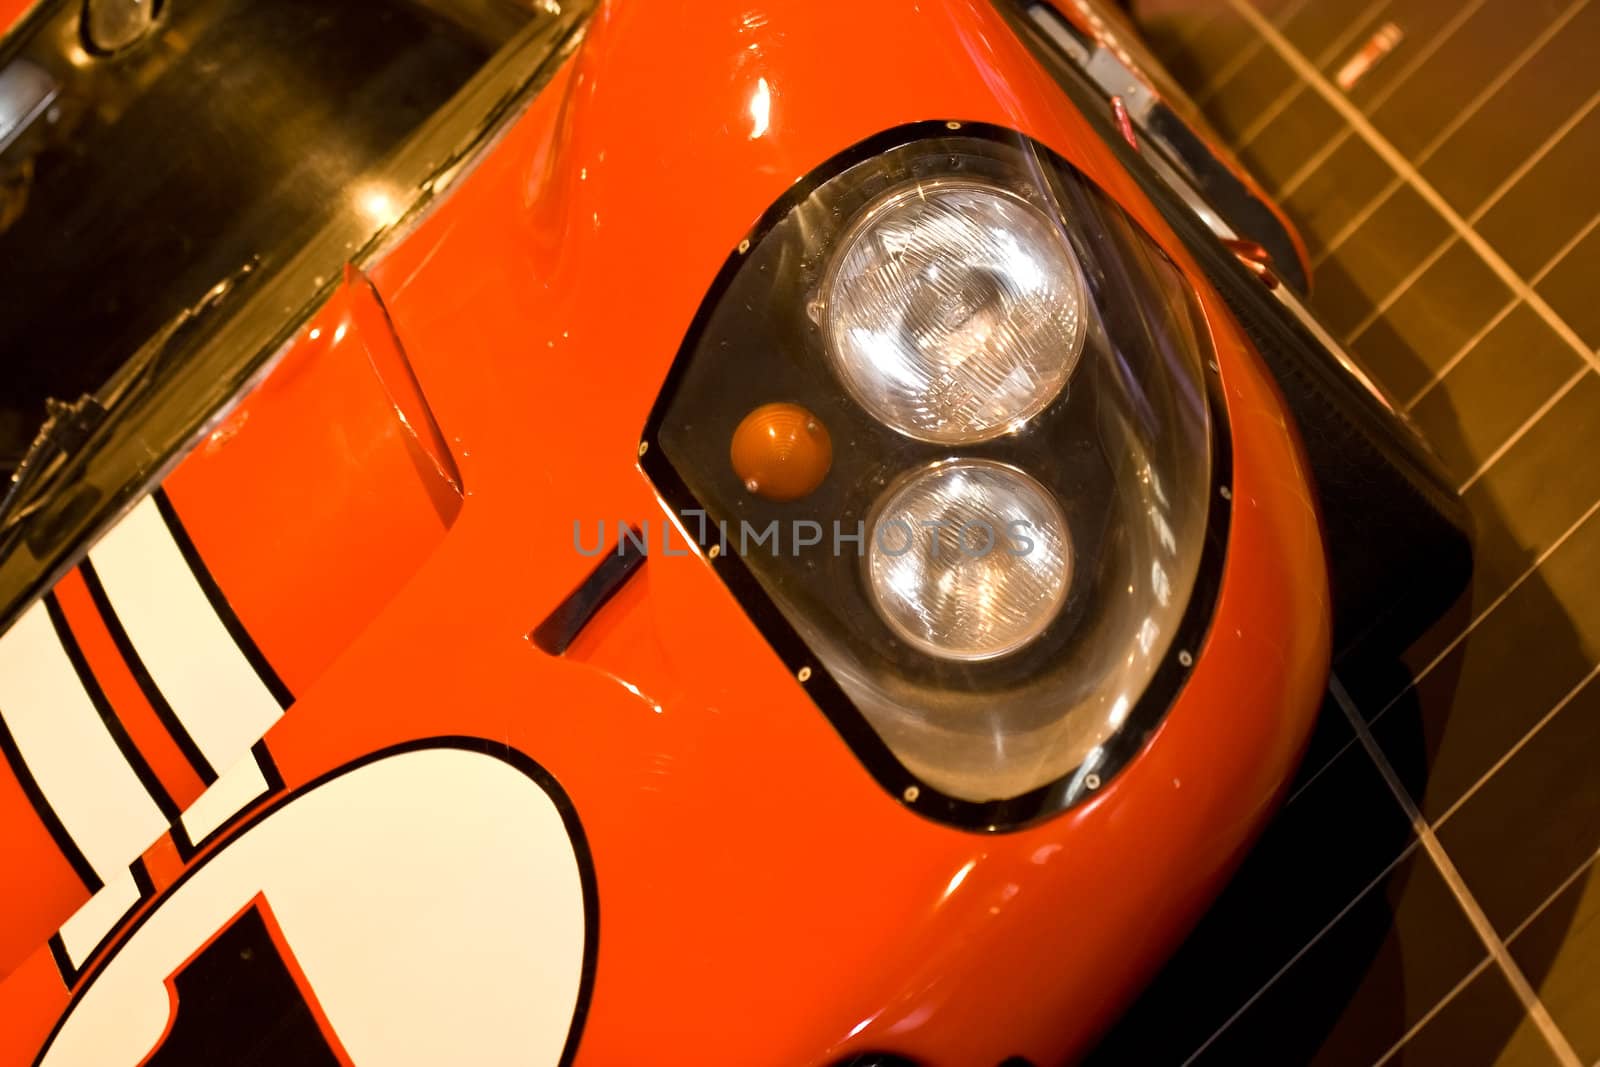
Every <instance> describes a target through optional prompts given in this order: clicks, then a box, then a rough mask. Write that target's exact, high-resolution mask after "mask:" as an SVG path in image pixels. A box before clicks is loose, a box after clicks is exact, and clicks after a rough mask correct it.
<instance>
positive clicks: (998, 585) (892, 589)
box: [867, 459, 1072, 660]
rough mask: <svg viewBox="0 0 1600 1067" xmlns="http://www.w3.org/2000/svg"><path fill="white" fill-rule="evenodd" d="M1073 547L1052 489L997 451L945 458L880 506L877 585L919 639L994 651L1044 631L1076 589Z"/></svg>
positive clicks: (874, 551)
mask: <svg viewBox="0 0 1600 1067" xmlns="http://www.w3.org/2000/svg"><path fill="white" fill-rule="evenodd" d="M1071 558H1072V546H1071V542H1070V540H1069V539H1068V536H1067V525H1066V520H1065V519H1064V518H1063V517H1062V514H1061V509H1060V508H1059V507H1058V506H1057V505H1056V502H1055V500H1054V498H1052V497H1051V495H1050V493H1049V491H1048V490H1046V489H1045V488H1044V486H1042V485H1040V484H1039V483H1038V482H1036V481H1034V480H1033V479H1032V478H1030V477H1028V476H1027V475H1026V474H1024V473H1022V472H1021V471H1019V470H1017V469H1016V468H1015V467H1009V466H1007V465H1005V464H1003V463H996V462H994V461H993V460H987V459H954V460H946V461H944V462H942V463H935V464H932V465H931V466H928V467H924V468H922V469H921V470H919V471H917V472H915V473H914V474H911V475H909V476H908V477H906V478H905V479H904V480H902V481H901V482H900V483H898V484H897V485H895V486H894V487H892V488H890V490H889V491H888V493H886V494H885V496H884V498H883V500H882V501H881V502H880V503H879V504H878V506H877V508H875V509H874V514H873V520H872V538H871V544H870V546H869V547H868V549H867V584H868V585H869V586H870V588H871V590H872V597H873V601H874V602H875V604H876V606H877V608H878V613H879V614H880V615H881V616H882V617H883V620H884V621H885V622H886V623H888V624H889V628H890V629H891V630H893V631H894V632H895V633H896V634H898V635H899V636H900V637H901V638H902V639H904V640H905V641H906V642H908V643H909V644H911V645H912V646H914V647H916V648H918V649H920V650H922V651H924V652H931V653H933V654H934V655H938V656H945V657H948V658H951V659H963V660H984V659H993V658H994V657H996V656H1003V655H1005V654H1006V653H1008V652H1014V651H1016V650H1017V649H1019V648H1021V647H1022V646H1023V645H1025V644H1027V643H1028V642H1029V641H1032V640H1033V639H1034V638H1035V637H1037V636H1039V634H1040V633H1042V632H1043V631H1044V629H1045V627H1047V626H1049V625H1050V623H1051V621H1052V620H1054V619H1055V617H1056V614H1057V613H1058V612H1059V611H1060V610H1061V605H1062V604H1063V603H1065V601H1066V598H1067V585H1068V579H1069V577H1070V575H1071Z"/></svg>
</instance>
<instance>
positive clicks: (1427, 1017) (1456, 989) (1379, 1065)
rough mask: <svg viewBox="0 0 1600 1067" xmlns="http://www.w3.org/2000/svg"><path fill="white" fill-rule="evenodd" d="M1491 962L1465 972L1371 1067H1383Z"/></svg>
mask: <svg viewBox="0 0 1600 1067" xmlns="http://www.w3.org/2000/svg"><path fill="white" fill-rule="evenodd" d="M1493 962H1494V957H1492V956H1485V957H1484V958H1483V959H1482V960H1480V961H1479V962H1478V965H1477V966H1476V967H1474V968H1472V970H1470V971H1468V972H1467V976H1466V977H1465V978H1463V979H1461V981H1459V982H1457V983H1456V984H1455V985H1454V986H1452V987H1451V988H1450V992H1448V993H1446V994H1445V995H1444V997H1443V999H1441V1000H1440V1001H1439V1003H1437V1004H1435V1005H1434V1006H1433V1007H1431V1008H1429V1009H1428V1010H1427V1012H1426V1013H1424V1014H1423V1016H1422V1018H1420V1019H1418V1020H1417V1021H1416V1022H1415V1023H1413V1024H1412V1025H1411V1029H1409V1030H1407V1031H1406V1032H1405V1033H1403V1034H1401V1035H1400V1040H1399V1041H1396V1042H1395V1043H1394V1044H1393V1045H1391V1046H1389V1051H1388V1052H1385V1053H1384V1054H1383V1055H1382V1056H1379V1057H1378V1059H1377V1061H1376V1062H1374V1063H1373V1065H1372V1067H1383V1065H1384V1064H1386V1063H1388V1062H1389V1061H1390V1060H1391V1059H1393V1058H1394V1055H1395V1053H1397V1052H1399V1051H1400V1050H1401V1049H1402V1048H1404V1047H1405V1045H1406V1042H1408V1041H1410V1040H1411V1039H1412V1038H1413V1037H1416V1036H1417V1034H1419V1033H1420V1032H1421V1031H1422V1028H1423V1027H1424V1026H1427V1025H1428V1024H1429V1023H1431V1022H1432V1021H1433V1017H1434V1016H1435V1015H1438V1014H1439V1013H1440V1012H1441V1011H1443V1010H1444V1009H1445V1008H1446V1007H1447V1006H1448V1005H1449V1003H1450V1002H1451V1001H1452V1000H1454V999H1456V996H1457V995H1458V994H1459V993H1460V992H1461V991H1462V990H1463V989H1465V988H1467V986H1469V985H1471V984H1472V981H1473V979H1475V978H1477V977H1478V975H1480V974H1482V973H1483V971H1484V968H1486V967H1488V966H1489V965H1490V964H1492V963H1493Z"/></svg>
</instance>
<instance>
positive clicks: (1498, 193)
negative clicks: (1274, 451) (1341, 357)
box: [1345, 89, 1600, 345]
mask: <svg viewBox="0 0 1600 1067" xmlns="http://www.w3.org/2000/svg"><path fill="white" fill-rule="evenodd" d="M1596 104H1600V89H1597V90H1595V93H1594V95H1593V96H1591V97H1589V99H1588V101H1587V102H1586V103H1585V104H1584V105H1583V106H1582V107H1580V108H1579V109H1578V110H1577V111H1575V112H1573V113H1572V114H1571V115H1570V116H1568V117H1567V119H1566V121H1565V122H1563V123H1562V124H1561V125H1560V126H1557V127H1556V128H1555V130H1554V132H1552V133H1551V134H1550V136H1549V137H1546V138H1545V140H1544V143H1543V144H1541V145H1540V146H1539V147H1538V148H1536V149H1534V151H1533V152H1532V153H1530V154H1529V156H1528V158H1526V159H1524V160H1523V161H1522V162H1521V163H1520V164H1518V165H1517V169H1516V170H1514V171H1512V172H1511V173H1510V174H1509V175H1507V177H1506V179H1505V181H1503V182H1501V183H1500V184H1499V185H1497V186H1495V187H1494V191H1493V192H1491V193H1490V194H1489V196H1488V198H1487V199H1486V200H1484V201H1483V203H1481V204H1479V205H1478V206H1477V208H1476V209H1474V210H1473V212H1472V214H1470V215H1468V216H1467V225H1468V226H1477V224H1478V223H1479V222H1480V221H1481V220H1482V219H1483V217H1484V216H1485V215H1487V214H1488V213H1489V212H1490V211H1493V210H1494V206H1495V205H1496V204H1498V203H1499V202H1500V200H1501V198H1502V197H1504V196H1505V195H1506V194H1507V193H1509V192H1510V191H1511V190H1512V188H1513V187H1514V186H1515V185H1516V184H1517V183H1518V182H1519V181H1521V180H1522V179H1523V178H1524V177H1526V176H1527V174H1528V172H1529V171H1530V170H1532V169H1533V168H1534V167H1536V166H1538V164H1539V161H1540V160H1541V159H1543V158H1544V157H1545V156H1546V155H1548V154H1549V152H1550V150H1551V149H1553V148H1555V146H1556V145H1558V144H1560V143H1561V139H1562V138H1563V137H1565V136H1566V135H1567V134H1568V133H1569V132H1571V130H1572V128H1573V127H1574V126H1576V125H1577V124H1578V123H1580V122H1582V121H1583V120H1584V119H1586V118H1588V117H1589V112H1591V111H1593V110H1594V108H1595V105H1596ZM1453 243H1454V239H1453V238H1447V239H1446V240H1445V242H1444V244H1442V245H1440V246H1439V247H1438V248H1435V249H1434V250H1433V252H1432V253H1430V254H1429V255H1428V257H1427V258H1426V259H1424V260H1423V261H1422V262H1421V263H1420V264H1418V265H1417V267H1416V269H1415V270H1413V271H1412V272H1411V273H1410V274H1408V275H1406V276H1405V277H1404V278H1402V279H1401V280H1400V281H1399V282H1398V283H1396V285H1395V287H1394V289H1392V290H1390V292H1389V295H1387V296H1385V297H1384V298H1383V299H1382V300H1380V301H1379V302H1378V303H1377V304H1375V305H1374V306H1373V308H1372V310H1371V311H1369V312H1367V316H1366V318H1364V319H1362V320H1361V322H1360V323H1359V324H1358V325H1357V326H1356V328H1355V329H1353V330H1351V331H1350V334H1349V336H1348V337H1347V338H1346V339H1345V344H1346V345H1348V344H1350V343H1351V342H1352V341H1354V340H1355V339H1356V337H1357V336H1359V335H1360V333H1361V331H1363V330H1365V329H1366V328H1367V327H1368V326H1371V325H1372V324H1373V323H1374V322H1377V321H1378V319H1380V318H1381V317H1382V316H1383V313H1384V312H1386V311H1388V310H1389V309H1390V308H1391V307H1393V306H1394V305H1395V303H1396V302H1397V301H1398V300H1399V299H1400V298H1401V297H1402V296H1404V295H1405V293H1406V291H1407V290H1409V289H1410V288H1411V287H1412V286H1413V285H1415V284H1416V282H1417V279H1418V278H1420V277H1422V275H1423V274H1424V273H1425V272H1426V271H1427V269H1428V268H1429V267H1431V266H1433V265H1434V264H1435V263H1436V262H1438V260H1439V258H1440V257H1441V256H1443V255H1444V254H1445V252H1446V251H1447V250H1448V249H1449V248H1450V246H1451V245H1452V244H1453ZM1528 286H1529V288H1532V286H1533V283H1532V282H1531V281H1530V282H1529V283H1528Z"/></svg>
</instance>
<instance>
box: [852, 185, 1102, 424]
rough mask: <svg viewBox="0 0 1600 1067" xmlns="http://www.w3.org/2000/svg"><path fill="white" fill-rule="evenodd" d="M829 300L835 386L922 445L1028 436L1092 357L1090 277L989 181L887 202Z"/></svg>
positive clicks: (856, 237)
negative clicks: (1082, 361) (1027, 427)
mask: <svg viewBox="0 0 1600 1067" xmlns="http://www.w3.org/2000/svg"><path fill="white" fill-rule="evenodd" d="M822 294H823V316H824V322H823V326H824V331H825V333H826V337H827V348H828V353H829V355H830V357H831V358H832V360H833V364H834V367H835V369H836V370H837V372H838V374H839V377H840V378H841V379H842V380H843V381H844V383H845V385H846V387H847V388H848V389H849V390H850V393H851V394H852V395H853V396H854V397H855V398H856V400H857V401H858V402H859V403H860V404H861V405H862V406H863V407H865V408H866V409H867V410H868V411H869V412H871V413H872V415H873V416H874V417H875V418H877V419H878V420H879V421H881V422H883V423H884V424H885V425H887V426H889V427H891V428H893V429H895V430H898V431H899V432H900V433H903V434H905V435H906V436H908V437H914V438H916V439H918V440H921V441H933V442H937V443H940V444H970V443H972V442H975V441H986V440H989V439H990V438H992V437H998V436H999V435H1001V434H1003V433H1006V432H1008V431H1011V430H1014V429H1017V428H1019V427H1020V426H1021V425H1022V424H1023V423H1025V422H1027V420H1028V419H1030V418H1032V417H1033V416H1034V415H1037V414H1038V413H1039V412H1041V411H1043V410H1044V409H1045V407H1047V406H1048V405H1049V403H1050V401H1052V400H1054V399H1055V397H1056V395H1057V394H1059V393H1060V392H1061V388H1062V386H1064V385H1066V383H1067V378H1068V377H1070V376H1071V374H1072V370H1073V368H1074V367H1075V366H1076V365H1077V363H1078V357H1079V355H1080V354H1081V352H1082V350H1083V338H1084V304H1085V297H1084V288H1083V278H1082V275H1081V273H1080V272H1079V270H1078V263H1077V260H1076V258H1075V257H1074V256H1073V253H1072V249H1071V248H1070V247H1069V246H1068V245H1067V242H1066V239H1065V238H1064V237H1063V236H1062V234H1061V232H1060V229H1059V227H1057V226H1056V225H1055V224H1054V223H1053V222H1052V221H1051V220H1050V219H1049V218H1048V217H1047V216H1046V215H1045V214H1044V212H1042V211H1040V210H1039V209H1038V208H1036V207H1034V206H1033V205H1032V204H1029V203H1028V202H1027V201H1025V200H1022V199H1021V198H1019V197H1017V196H1014V195H1012V194H1011V193H1008V192H1006V191H1005V190H1003V189H1001V188H999V187H998V186H993V185H988V184H984V183H980V182H975V181H966V180H944V181H932V182H919V183H917V184H914V185H910V186H906V187H902V188H900V189H898V190H894V191H891V192H889V193H888V194H886V195H884V196H883V197H882V198H881V199H879V200H878V202H877V203H876V204H874V205H872V206H870V207H869V208H867V210H866V211H864V212H863V213H862V216H861V218H860V219H858V220H857V221H856V222H855V223H854V224H852V226H851V227H850V229H849V230H848V231H847V232H846V233H845V235H844V236H843V237H842V238H841V240H840V243H839V247H838V250H837V251H836V253H835V255H834V258H833V261H832V263H831V264H830V267H829V269H828V272H827V277H826V278H825V279H824V281H823V286H822Z"/></svg>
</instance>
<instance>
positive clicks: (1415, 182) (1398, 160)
mask: <svg viewBox="0 0 1600 1067" xmlns="http://www.w3.org/2000/svg"><path fill="white" fill-rule="evenodd" d="M1228 3H1229V4H1230V5H1231V6H1232V7H1233V8H1234V10H1236V11H1238V12H1239V13H1240V14H1242V15H1243V16H1244V17H1245V19H1247V20H1248V21H1250V22H1252V23H1254V25H1255V26H1256V28H1257V30H1259V31H1260V32H1261V34H1262V36H1264V37H1266V38H1267V43H1268V44H1270V45H1272V47H1273V48H1275V49H1277V50H1278V52H1279V54H1280V55H1282V56H1283V58H1284V61H1285V62H1287V63H1288V64H1289V65H1290V66H1291V67H1293V68H1295V69H1296V70H1297V71H1298V72H1299V73H1300V75H1301V77H1303V78H1305V79H1306V81H1308V82H1309V83H1310V84H1311V87H1312V88H1314V89H1316V90H1317V92H1319V93H1321V94H1322V96H1323V97H1324V98H1325V99H1326V100H1327V101H1328V102H1329V103H1330V104H1332V105H1333V107H1334V109H1335V110H1337V111H1340V112H1342V113H1343V114H1344V116H1345V118H1346V119H1348V120H1349V122H1350V124H1351V125H1352V126H1354V127H1355V128H1356V132H1357V133H1358V134H1360V135H1361V137H1362V138H1364V139H1365V140H1366V141H1367V143H1368V144H1369V145H1371V146H1372V149H1373V151H1375V152H1377V153H1378V155H1380V156H1382V157H1383V158H1384V159H1386V160H1387V161H1388V163H1389V165H1390V166H1391V167H1393V168H1394V169H1395V173H1397V174H1399V175H1400V176H1401V178H1402V179H1403V180H1405V181H1406V182H1407V183H1408V184H1409V185H1410V186H1411V187H1412V188H1413V189H1414V190H1416V192H1417V194H1418V195H1419V196H1421V197H1422V199H1423V200H1425V201H1427V202H1428V203H1429V204H1430V205H1431V206H1432V207H1433V209H1434V210H1435V211H1437V212H1439V214H1440V215H1442V216H1444V220H1445V222H1446V223H1448V224H1449V225H1450V228H1451V229H1453V230H1455V231H1456V233H1457V234H1458V235H1459V236H1460V237H1461V239H1462V240H1463V241H1465V242H1466V243H1467V244H1468V245H1469V246H1471V248H1472V250H1473V251H1474V252H1477V253H1478V255H1479V257H1480V258H1482V260H1483V261H1484V263H1485V264H1486V265H1487V266H1488V267H1489V269H1490V270H1492V271H1494V273H1495V274H1498V275H1499V276H1500V280H1501V281H1503V282H1505V283H1506V285H1507V286H1509V287H1510V288H1511V291H1512V292H1513V293H1516V294H1517V295H1518V296H1520V297H1522V300H1523V302H1524V303H1526V304H1527V305H1528V306H1529V307H1530V308H1532V309H1533V310H1534V311H1536V312H1537V313H1538V314H1539V315H1540V316H1541V317H1542V318H1543V319H1544V320H1545V321H1546V322H1547V323H1549V325H1550V328H1551V329H1553V330H1554V331H1555V332H1556V334H1557V335H1559V336H1560V337H1561V339H1562V340H1563V341H1565V342H1567V344H1569V345H1571V346H1572V348H1573V350H1574V351H1576V352H1579V353H1581V354H1582V356H1583V358H1584V360H1585V362H1587V363H1588V364H1589V365H1590V366H1593V367H1597V368H1600V356H1596V355H1595V353H1594V352H1592V351H1590V349H1589V346H1588V345H1586V344H1584V343H1583V339H1582V338H1580V337H1579V336H1578V335H1577V333H1576V332H1574V330H1573V329H1572V327H1571V326H1568V325H1567V323H1566V320H1565V319H1563V318H1562V317H1561V316H1560V315H1557V314H1556V313H1555V311H1553V310H1552V309H1551V307H1550V305H1549V304H1546V303H1545V302H1544V298H1543V297H1541V296H1540V295H1539V294H1538V293H1536V292H1534V291H1533V290H1532V289H1530V288H1529V287H1528V283H1527V282H1525V281H1523V280H1522V278H1521V277H1519V276H1518V275H1517V272H1516V271H1514V270H1512V269H1511V267H1510V265H1509V264H1507V263H1506V261H1505V260H1504V259H1502V258H1500V254H1499V253H1498V252H1496V251H1495V250H1494V249H1493V248H1492V247H1491V246H1490V245H1489V242H1488V241H1485V240H1484V239H1483V236H1482V235H1481V234H1479V233H1478V231H1476V230H1474V229H1473V228H1472V227H1470V226H1468V225H1467V224H1466V222H1465V221H1464V220H1463V219H1462V218H1461V216H1460V214H1458V213H1457V212H1456V210H1455V208H1453V207H1451V206H1450V204H1449V203H1448V202H1447V201H1446V200H1445V198H1444V197H1443V196H1441V195H1440V193H1439V190H1437V189H1435V188H1434V187H1433V186H1432V184H1430V183H1429V182H1428V181H1427V180H1426V179H1425V178H1423V177H1422V175H1421V174H1418V173H1417V170H1416V168H1415V167H1413V166H1412V165H1411V163H1410V161H1409V160H1407V159H1406V158H1405V157H1404V156H1402V155H1401V154H1400V150H1399V149H1397V148H1395V146H1394V145H1392V144H1390V143H1389V141H1388V139H1387V138H1385V137H1384V136H1383V135H1382V134H1381V133H1379V132H1378V131H1377V130H1376V129H1375V128H1374V127H1373V125H1372V123H1371V122H1369V121H1367V117H1366V116H1365V115H1363V114H1361V112H1360V111H1358V110H1356V107H1355V105H1354V104H1352V103H1350V101H1349V100H1348V99H1347V98H1346V97H1345V96H1344V94H1343V93H1341V92H1339V90H1338V89H1336V88H1334V87H1333V86H1332V85H1330V84H1329V83H1328V80H1327V79H1326V78H1324V77H1323V76H1322V75H1321V73H1320V72H1318V71H1317V69H1316V68H1315V67H1313V66H1311V64H1310V62H1308V61H1307V60H1306V58H1305V56H1302V55H1301V54H1300V53H1299V52H1297V51H1296V50H1295V48H1294V46H1293V45H1291V44H1290V43H1289V42H1288V41H1287V40H1285V39H1284V38H1283V35H1282V34H1280V33H1279V32H1278V31H1277V30H1276V29H1275V28H1273V26H1272V24H1271V23H1269V22H1267V20H1266V19H1264V18H1262V17H1261V13H1260V12H1258V11H1256V10H1255V9H1254V8H1252V7H1251V6H1250V5H1249V3H1248V0H1228Z"/></svg>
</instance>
